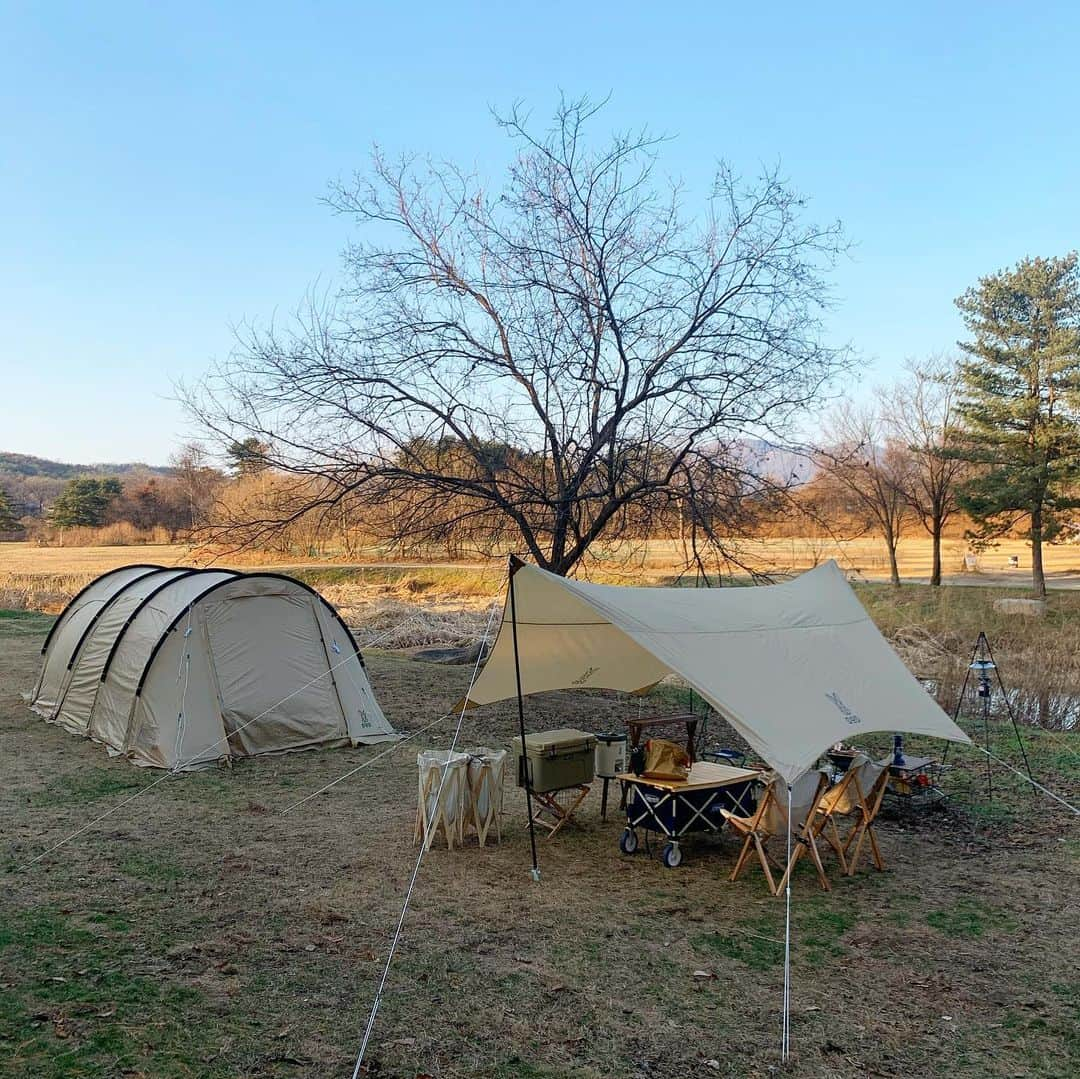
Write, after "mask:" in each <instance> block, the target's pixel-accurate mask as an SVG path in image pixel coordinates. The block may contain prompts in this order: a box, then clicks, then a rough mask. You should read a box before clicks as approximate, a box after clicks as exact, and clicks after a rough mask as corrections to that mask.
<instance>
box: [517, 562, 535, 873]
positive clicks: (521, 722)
mask: <svg viewBox="0 0 1080 1079" xmlns="http://www.w3.org/2000/svg"><path fill="white" fill-rule="evenodd" d="M516 569H517V565H516V564H515V561H514V559H513V558H511V560H510V632H511V636H512V637H513V640H514V678H515V680H516V682H517V706H518V730H519V732H520V734H521V758H520V767H521V773H522V774H521V780H522V786H523V787H524V788H525V806H526V808H527V810H528V814H529V845H530V847H532V878H533V880H539V879H540V865H539V863H538V862H537V858H536V826H535V825H534V824H533V807H532V777H531V776H530V775H529V757H528V755H527V754H526V752H525V699H524V697H523V696H522V693H521V661H520V659H519V657H518V631H517V596H516V594H515V591H514V573H515V571H516Z"/></svg>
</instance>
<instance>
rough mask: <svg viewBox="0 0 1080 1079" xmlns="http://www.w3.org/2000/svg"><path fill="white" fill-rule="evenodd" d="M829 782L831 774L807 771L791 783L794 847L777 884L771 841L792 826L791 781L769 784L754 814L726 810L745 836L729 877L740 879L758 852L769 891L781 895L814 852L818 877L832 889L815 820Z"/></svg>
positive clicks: (779, 779)
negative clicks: (803, 860) (805, 857)
mask: <svg viewBox="0 0 1080 1079" xmlns="http://www.w3.org/2000/svg"><path fill="white" fill-rule="evenodd" d="M828 784H829V777H828V776H827V775H826V774H825V773H824V772H818V771H814V772H807V773H806V774H805V775H803V776H800V777H799V778H798V779H797V780H796V781H795V782H794V783H793V784H792V786H791V838H792V840H793V843H794V845H793V847H792V851H791V859H790V860H789V862H788V864H787V865H786V866H785V867H784V873H783V876H782V877H781V878H780V882H779V883H777V882H776V881H775V879H774V878H773V873H772V868H771V866H770V864H769V863H770V861H772V859H771V858H770V855H769V852H768V850H767V847H768V844H769V841H770V840H771V839H773V838H775V837H784V838H786V836H787V828H788V793H787V783H786V782H785V781H784V780H783V779H781V778H780V777H777V778H776V779H774V780H773V781H772V782H771V783H770V784H769V786H768V789H767V790H766V791H765V795H764V797H763V798H762V799H761V801H760V802H759V803H758V808H757V811H756V812H755V813H754V814H753V816H751V817H740V816H737V815H736V814H734V813H729V812H728V811H726V810H724V811H722V812H723V813H724V819H725V820H726V821H727V822H728V824H730V825H731V827H732V828H733V829H734V830H735V832H736V833H737V834H738V835H741V836H742V837H743V845H742V850H741V851H740V852H739V858H738V860H737V861H736V862H735V868H734V869H733V870H732V871H731V876H730V877H729V878H728V879H729V880H733V881H734V880H738V879H739V874H740V873H742V871H743V869H744V868H745V866H746V863H747V862H748V861H749V859H750V854H751V851H753V852H755V853H756V854H757V857H758V861H759V862H760V863H761V868H762V871H763V872H764V874H765V880H766V881H767V882H768V885H769V891H770V892H771V893H772V894H773V895H779V893H780V890H781V889H782V888H783V887H784V886H785V885H786V884H787V882H788V878H789V877H790V876H791V873H792V870H793V869H794V868H795V866H796V865H797V864H798V861H799V859H800V858H801V857H802V855H803V852H804V851H807V850H808V851H809V852H810V857H811V858H812V859H813V861H814V866H815V867H816V869H817V874H818V880H820V881H821V886H822V888H824V889H825V891H828V890H829V881H828V878H827V877H826V876H825V869H824V867H823V866H822V864H821V856H820V855H819V853H818V849H817V844H816V843H815V831H814V819H815V813H816V811H817V806H818V802H819V801H820V800H821V795H822V793H823V792H824V790H825V788H826V787H827V786H828Z"/></svg>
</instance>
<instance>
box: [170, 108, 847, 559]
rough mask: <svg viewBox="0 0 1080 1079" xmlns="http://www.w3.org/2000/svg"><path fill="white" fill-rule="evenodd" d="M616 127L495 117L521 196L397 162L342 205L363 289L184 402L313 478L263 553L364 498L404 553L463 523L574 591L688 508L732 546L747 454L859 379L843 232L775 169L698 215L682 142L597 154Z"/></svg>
mask: <svg viewBox="0 0 1080 1079" xmlns="http://www.w3.org/2000/svg"><path fill="white" fill-rule="evenodd" d="M596 112H597V106H594V105H592V104H590V103H589V102H588V101H586V100H582V101H577V102H565V101H564V102H563V103H562V105H561V106H560V108H559V109H558V111H557V114H556V117H555V122H554V124H553V126H552V127H551V128H550V130H548V131H547V132H546V133H542V134H536V133H534V131H533V129H532V128H531V127H530V125H529V123H528V121H527V118H526V117H524V116H523V115H522V114H521V113H520V112H519V111H518V110H516V109H515V110H513V111H511V113H510V114H509V115H508V116H506V117H504V118H501V119H499V120H498V122H499V124H500V125H501V127H502V128H503V129H504V131H505V132H506V133H507V134H508V135H509V136H510V138H511V139H512V141H513V143H514V146H515V149H516V151H517V155H516V157H515V158H514V160H513V163H512V165H511V166H510V168H509V172H508V176H507V179H506V182H505V184H504V186H503V187H502V188H501V189H500V190H496V191H492V190H489V189H487V188H486V187H485V186H484V185H483V184H482V183H481V182H480V181H479V180H478V179H477V178H476V177H474V176H472V175H469V174H467V173H466V172H464V171H462V170H460V169H459V168H457V167H456V166H454V165H452V164H446V163H432V162H424V161H420V160H417V159H414V158H408V159H404V160H400V161H390V160H388V159H387V158H386V157H384V156H383V155H382V154H380V153H379V152H378V151H376V153H375V154H374V155H373V160H372V168H371V171H370V173H368V174H367V175H357V176H356V177H355V178H354V179H353V180H352V181H350V182H348V183H342V184H340V185H338V186H336V187H335V188H334V189H333V191H332V194H331V196H330V200H329V201H330V204H331V205H332V206H333V208H334V209H336V210H337V211H338V212H340V213H342V214H345V215H348V216H350V217H352V218H354V219H355V221H356V222H357V223H358V224H359V225H361V226H365V227H368V228H369V229H370V231H371V233H372V235H373V240H372V242H370V243H357V244H355V245H353V246H351V247H350V248H349V249H348V250H347V252H346V255H345V269H346V273H347V281H348V283H347V285H346V287H345V288H344V290H343V291H342V293H341V294H340V295H339V296H338V297H336V298H335V299H333V300H322V301H314V300H313V301H309V303H308V304H307V305H306V306H305V307H304V309H303V310H302V311H301V312H300V313H299V315H298V319H297V322H296V324H295V325H293V326H292V327H291V328H289V329H286V330H284V331H282V330H278V329H276V328H274V327H273V326H271V327H270V328H268V329H265V330H251V331H249V332H246V333H245V334H244V336H243V339H242V340H241V342H240V346H239V347H238V349H237V351H236V353H235V354H234V355H233V356H232V357H231V358H230V360H229V361H227V362H226V363H224V364H222V365H221V366H219V367H217V368H216V369H215V370H214V371H213V372H212V373H211V375H210V376H208V378H207V379H206V380H205V382H204V383H202V384H201V386H198V387H195V388H193V389H190V390H187V391H185V396H186V399H187V401H188V404H189V406H190V408H191V409H192V411H193V412H194V413H195V415H196V416H197V417H198V418H199V419H200V420H201V421H202V423H203V425H204V427H205V429H207V430H208V431H209V432H212V433H213V434H214V435H216V436H217V437H218V438H219V439H220V440H221V442H222V443H223V444H224V445H228V444H231V443H233V442H240V443H243V442H244V440H245V439H254V440H257V442H258V443H262V444H265V446H266V447H267V448H266V451H265V454H264V455H263V456H262V458H261V459H262V460H264V461H265V463H266V464H267V465H268V466H269V467H271V468H272V469H274V470H275V471H276V472H278V473H280V474H283V475H287V476H292V477H295V479H296V481H297V482H296V486H295V491H296V497H295V499H294V501H293V503H292V504H291V505H290V506H289V508H288V510H287V511H286V512H277V513H267V514H265V515H264V516H263V517H262V518H260V519H258V520H256V521H253V522H251V524H252V526H253V527H251V528H249V529H248V530H247V532H246V533H245V534H246V535H248V536H251V537H257V536H259V535H261V534H263V533H264V532H266V531H272V530H274V529H277V528H280V527H282V525H284V524H286V523H287V522H288V521H289V520H292V519H295V518H296V517H297V516H299V515H304V514H310V513H312V512H316V513H321V512H323V511H325V510H327V509H329V508H332V507H335V506H336V505H337V504H338V503H339V502H340V501H341V500H343V499H348V500H357V501H358V502H359V504H361V505H363V504H365V503H366V504H367V505H368V506H370V507H372V509H373V510H375V509H377V510H378V511H379V512H381V513H382V514H383V515H384V516H386V517H388V518H389V523H390V527H391V529H392V531H393V533H394V535H395V536H398V537H401V538H403V539H407V538H410V537H412V538H417V537H424V536H425V534H426V533H427V531H428V530H430V529H431V528H432V527H433V526H434V525H435V524H438V525H439V527H444V526H445V524H446V520H447V518H448V517H449V520H450V522H451V523H452V524H453V525H454V526H455V527H460V528H464V529H466V530H470V529H471V531H472V534H473V535H475V534H478V533H483V534H485V535H487V536H491V537H496V538H497V539H498V540H499V541H500V542H502V541H505V542H507V543H509V544H510V545H512V546H513V547H515V548H517V549H519V550H520V549H521V548H522V547H524V548H525V549H526V550H527V552H528V553H529V554H530V555H531V557H532V558H533V559H535V561H536V562H537V563H538V564H539V565H541V566H544V567H546V568H548V569H551V570H553V571H555V572H557V573H567V572H569V571H570V570H571V569H572V568H573V567H574V566H576V565H577V564H578V563H579V562H580V561H581V560H582V559H583V558H586V557H587V554H588V551H589V548H590V545H591V544H593V543H594V542H595V541H597V540H598V539H599V538H600V537H601V536H603V537H605V539H609V538H612V537H613V536H616V535H617V534H618V530H619V529H620V527H621V526H622V524H623V523H624V522H625V521H626V520H627V513H628V511H630V510H631V509H634V510H637V511H639V513H640V514H646V515H647V514H648V513H652V512H660V511H662V510H664V509H667V510H670V509H672V508H673V507H674V505H675V504H676V501H677V502H678V504H681V505H682V507H683V510H684V513H687V514H689V515H690V516H691V517H692V519H693V520H694V521H695V523H696V527H697V528H698V533H699V535H702V536H704V537H706V539H707V541H708V543H709V544H710V545H712V547H713V548H714V550H715V551H717V552H721V553H724V554H725V556H727V555H729V554H730V552H724V551H723V537H722V533H721V528H720V527H719V526H720V524H721V523H723V526H724V528H729V527H730V526H731V524H732V522H733V521H734V522H736V524H737V522H738V521H739V519H740V511H741V510H742V509H743V508H745V509H747V510H749V509H750V508H751V507H752V506H753V505H754V503H755V500H756V499H758V498H759V497H760V496H761V494H762V492H763V490H764V489H766V488H767V487H768V486H769V485H770V484H771V483H772V482H773V481H771V480H769V479H767V478H765V477H763V476H761V475H760V474H758V473H757V472H756V471H755V470H754V468H753V467H751V466H750V465H749V464H748V462H747V459H746V455H745V454H743V453H741V452H740V451H739V446H740V445H741V444H745V443H746V441H747V440H749V439H754V438H756V439H761V438H765V439H769V440H770V441H771V442H773V443H780V444H783V442H784V440H785V437H787V435H788V432H789V429H790V427H791V424H792V421H793V418H794V417H797V416H802V415H804V414H805V411H806V409H807V408H808V407H810V406H812V405H814V404H815V403H816V402H817V401H818V400H819V399H820V398H821V396H822V394H823V392H824V390H825V388H826V386H827V384H828V383H829V380H830V379H832V378H833V377H834V376H835V375H836V374H837V373H838V372H840V371H842V370H843V369H845V367H846V366H847V363H848V357H847V354H846V353H845V352H843V351H840V350H836V349H833V348H829V347H827V346H825V345H824V344H822V343H821V340H820V332H819V331H820V326H819V314H820V310H821V308H822V306H823V305H824V304H825V303H826V302H827V299H828V295H827V291H826V288H825V285H824V283H823V274H824V272H825V271H826V270H827V268H828V267H829V266H830V265H831V263H832V260H833V258H834V257H835V255H836V253H837V252H838V250H839V249H840V247H841V235H840V231H839V227H838V226H836V225H831V226H827V227H817V226H814V225H810V224H804V223H802V221H801V217H802V211H803V203H802V201H801V200H800V199H799V197H798V196H797V195H795V194H794V193H793V192H792V191H791V190H790V189H789V188H788V187H787V186H786V184H785V183H784V182H783V181H782V180H781V179H780V178H779V177H778V176H777V175H776V174H775V173H768V174H766V175H764V176H763V177H762V178H761V179H760V180H759V181H757V182H756V183H753V184H750V185H745V184H744V183H743V182H742V181H740V180H739V179H738V178H737V177H736V176H735V175H733V173H732V172H731V171H730V170H729V169H727V168H726V167H723V166H722V167H721V168H720V169H719V170H718V172H717V175H716V178H715V182H714V184H713V187H712V190H711V193H710V195H709V197H708V199H707V201H706V205H705V207H704V211H703V213H701V214H700V215H698V216H697V217H695V218H691V219H687V218H685V217H684V215H683V212H682V207H681V205H680V203H681V198H682V194H681V191H680V189H679V188H678V187H677V186H673V185H665V184H662V183H660V182H659V180H658V178H657V176H656V172H655V165H656V160H657V153H658V151H659V149H660V146H661V141H662V140H659V139H656V138H653V137H651V136H649V135H648V134H645V133H640V134H629V135H618V136H615V137H613V138H612V140H611V141H610V142H609V143H607V144H606V145H605V146H603V147H601V148H599V149H592V148H591V146H590V144H589V142H588V140H587V138H586V127H587V125H588V123H589V122H590V121H591V120H593V119H594V117H595V114H596ZM687 476H691V477H694V478H695V479H694V482H693V483H687V482H685V480H686V477H687ZM695 499H696V503H694V504H693V505H692V504H691V502H692V501H693V500H695ZM279 509H280V503H279ZM436 511H437V512H436ZM335 516H336V515H335Z"/></svg>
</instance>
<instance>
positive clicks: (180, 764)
mask: <svg viewBox="0 0 1080 1079" xmlns="http://www.w3.org/2000/svg"><path fill="white" fill-rule="evenodd" d="M397 629H398V627H397V626H395V627H394V628H393V629H389V630H387V631H386V632H385V633H383V634H382V635H381V636H379V637H376V638H375V640H374V641H371V642H370V643H369V644H368V645H367V646H366V647H368V648H370V647H371V646H372V645H374V644H377V643H378V642H379V641H381V640H383V639H384V638H386V637H389V636H390V634H391V633H394V632H395V631H396V630H397ZM355 658H356V657H355V656H346V657H345V658H344V659H343V660H341V662H339V663H336V664H334V667H330V668H329V669H328V670H325V671H323V672H322V674H320V675H319V676H318V677H316V678H313V679H312V680H311V681H310V682H308V684H307V685H306V686H301V687H300V688H299V689H294V690H293V691H292V693H289V694H287V695H286V696H284V697H282V698H281V700H280V701H278V702H277V704H272V705H271V706H270V707H269V708H267V709H266V710H265V711H263V712H260V713H259V714H258V715H257V716H255V717H254V719H249V720H248V721H247V722H246V723H241V724H240V726H239V727H237V728H236V729H235V730H233V731H232V733H231V734H226V736H225V737H224V738H219V739H218V740H217V741H216V742H214V743H213V745H210V746H207V747H206V748H204V749H203V750H201V751H200V753H199V754H198V756H202V754H203V753H205V752H206V751H207V750H208V749H216V748H217V747H218V746H219V745H221V744H222V742H227V741H228V740H229V738H230V737H231V736H232V735H233V734H239V732H240V731H242V730H243V729H244V728H245V727H250V726H251V724H252V723H256V722H257V721H258V720H260V719H262V718H263V716H266V715H269V713H270V712H272V711H274V709H275V708H280V707H281V705H283V704H284V703H285V702H286V701H289V700H292V698H293V697H295V696H296V695H297V694H298V693H303V692H304V690H305V689H310V688H311V687H312V686H313V685H315V683H316V682H318V681H321V680H322V679H323V678H325V677H326V676H327V675H328V674H330V673H331V672H332V671H333V670H334V669H335V667H340V666H341V664H342V663H351V662H352V660H353V659H355ZM196 759H197V758H196V757H192V758H191V760H187V761H177V763H176V764H174V765H173V767H172V768H170V769H169V770H168V771H166V772H163V773H162V774H161V775H160V776H158V778H157V779H155V780H154V781H153V782H152V783H147V785H146V786H145V787H140V788H139V790H137V791H136V792H135V793H134V794H133V795H132V796H131V797H130V798H125V799H124V800H123V801H122V802H120V803H119V804H117V805H114V806H113V807H112V808H111V809H107V810H105V812H104V813H102V814H101V816H100V817H95V818H94V819H93V820H92V821H90V823H89V824H84V825H83V826H82V827H81V828H79V829H77V830H76V831H74V832H72V833H71V835H69V836H68V837H67V838H66V839H61V840H60V842H59V843H57V844H55V845H54V846H52V847H49V848H48V850H44V851H42V852H41V853H40V854H39V855H38V856H37V857H36V858H31V859H30V861H29V862H27V863H26V864H25V865H22V866H20V867H19V868H20V869H24V870H25V869H29V868H30V867H31V866H32V865H35V864H36V863H37V862H40V861H41V859H42V858H44V857H46V856H47V855H49V854H52V852H53V851H55V850H59V849H60V848H61V847H62V846H64V845H65V844H66V843H70V842H71V841H72V840H73V839H75V838H77V837H78V836H80V835H82V834H83V832H86V831H89V830H90V829H91V828H93V827H94V825H95V824H100V823H101V821H103V820H105V818H106V817H111V816H112V815H113V813H115V812H116V811H117V810H118V809H123V808H124V806H126V805H127V804H128V803H129V802H134V801H135V799H136V798H138V797H139V795H141V794H145V793H146V792H147V791H148V790H152V789H153V788H154V787H156V786H157V785H158V784H159V783H164V782H165V780H166V779H171V778H173V777H174V776H175V775H176V774H177V773H178V772H179V771H180V770H181V769H182V768H184V767H186V766H187V765H189V764H191V763H193V762H194V761H195V760H196Z"/></svg>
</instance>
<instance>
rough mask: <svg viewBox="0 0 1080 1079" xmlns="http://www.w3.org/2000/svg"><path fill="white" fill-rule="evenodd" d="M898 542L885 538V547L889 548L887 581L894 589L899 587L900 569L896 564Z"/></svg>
mask: <svg viewBox="0 0 1080 1079" xmlns="http://www.w3.org/2000/svg"><path fill="white" fill-rule="evenodd" d="M898 543H899V540H895V539H892V538H891V537H886V539H885V546H886V547H888V548H889V580H890V581H892V584H893V587H894V588H899V587H900V567H899V566H898V565H897V564H896V548H897V545H898Z"/></svg>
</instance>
